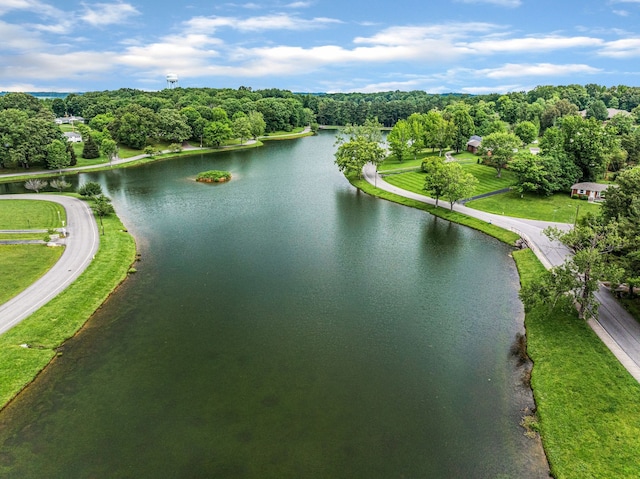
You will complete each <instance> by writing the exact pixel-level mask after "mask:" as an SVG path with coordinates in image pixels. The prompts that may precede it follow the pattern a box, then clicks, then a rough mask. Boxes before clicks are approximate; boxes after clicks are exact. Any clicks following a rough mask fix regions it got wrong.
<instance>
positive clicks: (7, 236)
mask: <svg viewBox="0 0 640 479" xmlns="http://www.w3.org/2000/svg"><path fill="white" fill-rule="evenodd" d="M45 236H47V233H0V240H44V238H45Z"/></svg>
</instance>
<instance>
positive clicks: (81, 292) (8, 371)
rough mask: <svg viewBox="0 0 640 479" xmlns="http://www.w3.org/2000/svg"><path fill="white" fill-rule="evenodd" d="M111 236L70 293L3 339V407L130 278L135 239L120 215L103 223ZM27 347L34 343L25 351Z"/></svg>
mask: <svg viewBox="0 0 640 479" xmlns="http://www.w3.org/2000/svg"><path fill="white" fill-rule="evenodd" d="M103 221H104V227H105V235H104V236H100V247H99V249H98V252H97V253H96V256H95V258H94V260H93V261H92V262H91V264H90V265H89V267H88V268H87V269H86V270H85V271H84V272H83V273H82V275H80V277H79V278H78V279H77V280H76V281H74V282H73V284H71V285H70V286H69V287H68V288H67V289H65V290H64V291H63V292H62V293H60V294H59V295H58V296H56V297H55V298H54V299H53V300H51V301H50V302H49V303H47V304H46V305H44V306H43V307H42V308H40V309H39V310H38V311H36V312H35V313H33V314H32V315H31V316H29V317H28V318H26V319H25V320H24V321H22V322H21V323H20V324H18V325H17V326H15V327H14V328H12V329H10V330H9V331H7V332H6V333H4V334H3V335H2V336H0V377H1V378H2V381H1V382H0V407H4V406H5V405H6V404H7V403H8V402H9V401H10V400H11V399H12V398H14V397H15V396H16V395H17V394H18V393H19V392H20V391H21V390H22V389H23V388H24V387H25V386H27V385H28V384H29V383H30V382H31V381H32V380H33V379H34V378H35V377H36V376H37V375H38V373H40V371H42V369H44V368H45V367H46V366H47V364H49V362H50V361H51V360H52V359H53V358H54V357H55V355H56V354H57V353H56V348H58V347H59V346H60V345H62V343H64V341H65V340H67V339H69V338H70V337H72V336H73V335H74V334H75V333H76V332H77V331H78V330H79V329H80V328H81V327H82V326H83V325H84V324H85V323H86V321H87V320H88V319H89V318H90V317H91V315H92V314H93V313H94V312H95V311H96V310H97V309H98V307H100V305H101V304H102V303H103V302H104V301H105V300H106V299H107V297H108V296H109V295H110V294H111V292H112V291H113V290H114V289H115V288H116V287H117V286H118V285H119V284H120V283H121V282H122V281H123V280H124V279H125V278H126V276H127V272H128V270H129V268H130V266H131V264H132V263H133V262H134V260H135V254H136V245H135V240H134V238H133V237H132V236H131V235H130V234H129V233H127V232H126V231H125V228H124V227H123V225H122V223H121V222H120V220H119V219H118V217H117V216H116V215H110V216H107V217H104V218H103ZM22 344H29V345H30V346H31V347H30V348H24V347H22V346H21V345H22Z"/></svg>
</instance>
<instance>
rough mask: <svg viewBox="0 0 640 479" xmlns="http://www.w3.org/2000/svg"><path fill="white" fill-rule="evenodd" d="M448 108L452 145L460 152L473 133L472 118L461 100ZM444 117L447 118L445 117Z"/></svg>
mask: <svg viewBox="0 0 640 479" xmlns="http://www.w3.org/2000/svg"><path fill="white" fill-rule="evenodd" d="M448 110H450V111H449V113H450V115H449V116H450V120H451V123H452V124H453V146H454V148H455V149H456V152H460V150H461V149H462V148H463V147H464V145H466V144H467V141H469V137H470V136H471V135H473V133H474V128H475V126H474V124H473V118H471V115H470V114H469V107H468V106H467V105H466V104H464V103H462V102H458V103H456V104H455V105H452V106H451V108H450V109H449V108H448ZM445 119H447V118H446V117H445Z"/></svg>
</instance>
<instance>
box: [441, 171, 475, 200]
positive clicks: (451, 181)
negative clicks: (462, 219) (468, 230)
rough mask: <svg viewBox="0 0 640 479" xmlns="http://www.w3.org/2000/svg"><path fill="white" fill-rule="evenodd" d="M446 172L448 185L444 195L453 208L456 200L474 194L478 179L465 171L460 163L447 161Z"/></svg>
mask: <svg viewBox="0 0 640 479" xmlns="http://www.w3.org/2000/svg"><path fill="white" fill-rule="evenodd" d="M444 172H445V177H446V181H447V185H446V187H445V189H444V191H443V193H442V196H443V197H444V198H445V199H446V200H447V201H448V202H449V205H450V206H451V209H452V210H453V204H454V203H455V202H456V201H458V200H461V199H463V198H468V197H470V196H471V195H472V194H473V190H474V189H475V187H476V185H477V184H478V179H477V178H476V177H475V176H473V175H472V174H471V173H467V172H466V171H464V170H463V169H462V166H461V165H460V164H459V163H445V165H444Z"/></svg>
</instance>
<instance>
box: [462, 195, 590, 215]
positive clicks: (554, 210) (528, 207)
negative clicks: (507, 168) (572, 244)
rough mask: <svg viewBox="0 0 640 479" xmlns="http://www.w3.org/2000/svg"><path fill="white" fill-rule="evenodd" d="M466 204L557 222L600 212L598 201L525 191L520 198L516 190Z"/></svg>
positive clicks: (494, 211) (492, 211) (488, 211)
mask: <svg viewBox="0 0 640 479" xmlns="http://www.w3.org/2000/svg"><path fill="white" fill-rule="evenodd" d="M466 206H468V207H469V208H473V209H475V210H479V211H485V212H487V213H495V214H498V215H506V216H514V217H516V218H526V219H530V220H542V221H555V222H558V223H574V222H575V219H576V213H578V217H580V218H581V217H583V216H584V215H586V214H587V213H591V212H593V213H596V212H598V211H600V205H599V204H597V203H589V202H588V201H584V200H578V199H573V198H570V197H569V194H568V193H556V194H553V195H551V196H540V195H535V194H533V193H525V194H524V195H522V197H521V196H520V193H518V192H517V191H510V192H508V193H502V194H499V195H495V196H489V197H487V198H482V199H480V200H473V201H469V202H468V203H467V204H466Z"/></svg>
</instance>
